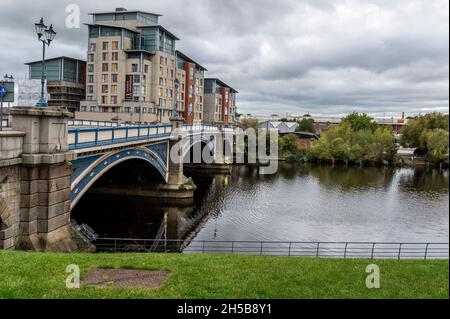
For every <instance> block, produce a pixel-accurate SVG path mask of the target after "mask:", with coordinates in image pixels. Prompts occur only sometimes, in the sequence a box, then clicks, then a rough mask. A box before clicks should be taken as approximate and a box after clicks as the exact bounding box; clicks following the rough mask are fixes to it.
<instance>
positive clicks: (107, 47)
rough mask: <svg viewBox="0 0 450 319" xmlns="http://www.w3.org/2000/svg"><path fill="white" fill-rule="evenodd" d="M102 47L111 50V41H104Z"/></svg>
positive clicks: (104, 49)
mask: <svg viewBox="0 0 450 319" xmlns="http://www.w3.org/2000/svg"><path fill="white" fill-rule="evenodd" d="M102 49H103V51H106V50H109V42H106V41H105V42H103V43H102Z"/></svg>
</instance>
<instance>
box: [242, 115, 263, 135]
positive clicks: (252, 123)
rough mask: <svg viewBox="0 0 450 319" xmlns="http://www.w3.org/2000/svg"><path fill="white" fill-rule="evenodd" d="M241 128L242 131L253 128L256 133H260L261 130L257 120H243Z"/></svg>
mask: <svg viewBox="0 0 450 319" xmlns="http://www.w3.org/2000/svg"><path fill="white" fill-rule="evenodd" d="M240 124H241V128H242V130H244V131H245V130H247V129H248V128H252V129H254V130H255V132H258V129H259V121H258V120H257V119H252V118H246V119H243V120H242V121H241V122H240Z"/></svg>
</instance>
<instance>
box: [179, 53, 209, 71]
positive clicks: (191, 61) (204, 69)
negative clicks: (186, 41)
mask: <svg viewBox="0 0 450 319" xmlns="http://www.w3.org/2000/svg"><path fill="white" fill-rule="evenodd" d="M176 53H177V56H179V57H181V58H182V59H183V60H186V61H187V62H190V63H194V64H196V65H198V67H199V68H200V69H202V70H203V71H208V70H207V69H206V68H205V67H203V66H201V65H200V64H199V63H197V62H196V61H194V60H192V59H191V58H190V57H188V56H187V55H186V54H184V53H183V52H181V51H176Z"/></svg>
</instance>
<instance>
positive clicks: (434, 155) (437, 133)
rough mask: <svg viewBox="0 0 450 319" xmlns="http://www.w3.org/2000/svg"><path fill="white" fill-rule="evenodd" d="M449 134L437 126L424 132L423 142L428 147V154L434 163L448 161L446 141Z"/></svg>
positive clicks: (447, 143) (447, 144)
mask: <svg viewBox="0 0 450 319" xmlns="http://www.w3.org/2000/svg"><path fill="white" fill-rule="evenodd" d="M448 138H449V134H448V132H447V131H445V130H443V129H441V128H437V129H434V130H428V131H427V132H426V133H425V137H424V139H425V142H426V144H427V148H428V154H429V155H430V157H431V159H432V161H433V162H435V163H442V162H447V163H448V150H449V142H448Z"/></svg>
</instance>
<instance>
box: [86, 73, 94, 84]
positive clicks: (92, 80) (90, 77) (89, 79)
mask: <svg viewBox="0 0 450 319" xmlns="http://www.w3.org/2000/svg"><path fill="white" fill-rule="evenodd" d="M87 82H88V83H94V76H93V75H92V74H90V75H88V78H87Z"/></svg>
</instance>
